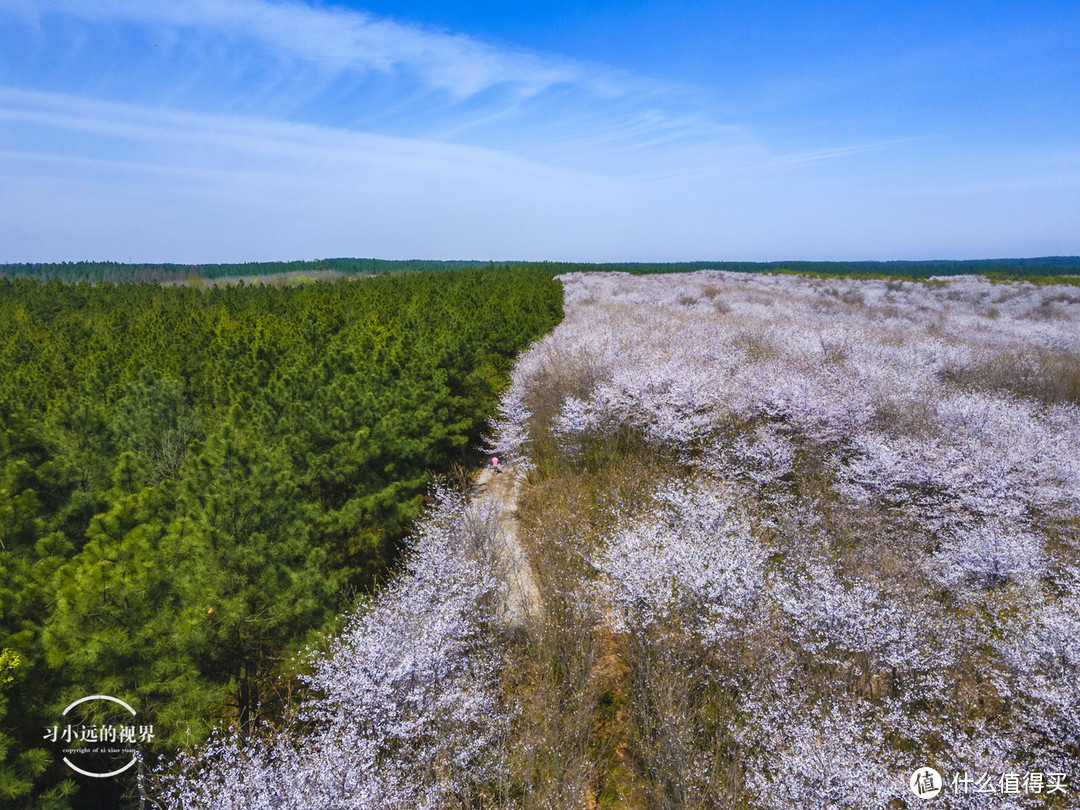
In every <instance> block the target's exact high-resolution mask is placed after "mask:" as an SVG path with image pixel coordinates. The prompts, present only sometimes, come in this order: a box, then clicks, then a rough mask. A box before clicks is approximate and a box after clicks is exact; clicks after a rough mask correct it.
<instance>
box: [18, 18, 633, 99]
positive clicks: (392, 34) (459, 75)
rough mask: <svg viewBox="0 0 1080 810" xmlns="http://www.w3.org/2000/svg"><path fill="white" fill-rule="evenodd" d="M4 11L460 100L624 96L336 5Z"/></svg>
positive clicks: (610, 76)
mask: <svg viewBox="0 0 1080 810" xmlns="http://www.w3.org/2000/svg"><path fill="white" fill-rule="evenodd" d="M0 8H7V9H8V10H13V11H17V12H20V13H22V14H23V15H24V16H27V17H30V18H36V19H40V18H41V17H43V16H44V15H46V14H48V13H50V12H57V13H62V14H68V15H72V16H75V17H79V18H83V19H85V20H89V21H92V22H105V21H110V20H123V21H129V22H135V23H139V24H144V25H154V26H161V25H164V26H167V27H171V28H193V29H197V30H201V31H204V32H208V33H215V34H219V35H224V36H229V37H243V38H248V39H253V40H257V41H259V42H261V43H263V44H264V45H265V46H267V47H268V48H269V49H270V50H271V51H272V52H274V53H276V54H279V55H285V56H288V57H290V58H295V59H299V60H303V61H306V62H309V63H312V64H315V65H318V66H320V67H321V68H323V69H325V70H328V71H331V72H339V71H350V70H351V71H378V72H382V73H395V72H400V73H404V74H407V75H409V76H411V77H414V78H416V79H418V80H419V81H421V82H422V83H424V84H425V85H427V86H429V87H433V88H438V89H442V90H446V91H448V92H450V93H451V94H453V95H454V96H456V97H458V98H466V97H469V96H473V95H475V94H477V93H480V92H483V91H484V90H487V89H490V88H492V87H496V86H501V85H505V86H509V87H511V88H513V89H514V90H516V91H517V92H520V93H523V94H526V95H528V94H534V93H537V92H540V91H542V90H544V89H547V88H549V87H552V86H554V85H557V84H563V83H570V84H574V85H578V86H581V87H585V88H587V89H588V90H589V91H590V92H593V93H597V94H600V95H613V94H617V93H618V92H620V80H619V79H618V77H617V76H615V75H614V73H613V72H611V71H604V70H601V69H599V68H597V67H595V66H586V65H585V64H583V63H579V62H575V61H573V60H570V59H566V58H560V57H556V56H552V55H540V54H536V53H533V52H531V51H527V50H522V49H512V48H507V47H496V46H494V45H490V44H488V43H484V42H481V41H479V40H477V39H474V38H471V37H468V36H463V35H459V34H448V33H443V32H438V31H430V30H426V29H423V28H419V27H417V26H409V25H403V24H401V23H397V22H394V21H393V20H389V19H383V18H377V17H374V16H372V15H370V14H366V13H363V12H359V11H354V10H351V9H344V8H335V7H333V6H311V5H307V4H305V3H301V2H294V1H288V0H286V1H283V2H270V0H165V1H163V2H157V1H155V2H147V0H0Z"/></svg>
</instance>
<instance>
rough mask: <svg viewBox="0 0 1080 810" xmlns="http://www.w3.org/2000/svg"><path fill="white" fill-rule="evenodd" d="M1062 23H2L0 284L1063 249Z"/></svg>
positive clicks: (953, 10) (1061, 18)
mask: <svg viewBox="0 0 1080 810" xmlns="http://www.w3.org/2000/svg"><path fill="white" fill-rule="evenodd" d="M1078 133H1080V4H1077V3H1076V2H1075V0H1069V1H1068V2H1038V0H1034V2H1027V3H1016V2H996V1H995V0H983V2H978V3H975V2H971V3H967V2H951V0H938V1H937V2H922V0H915V2H828V3H825V2H817V3H815V2H779V1H777V2H769V1H768V0H765V2H726V1H725V0H720V1H716V2H689V1H688V0H687V1H683V0H669V1H668V2H651V1H645V0H642V1H639V2H632V1H631V2H618V3H616V2H594V3H588V2H569V0H550V2H546V1H544V0H537V2H531V3H527V4H506V3H494V2H479V1H478V2H465V3H452V2H447V3H425V2H383V1H382V0H376V1H373V2H368V3H358V2H348V3H346V2H331V0H324V2H308V1H307V0H0V262H21V261H63V260H80V259H89V260H102V259H111V260H117V261H171V262H211V261H255V260H276V259H305V258H306V259H310V258H322V257H331V256H376V257H380V258H442V259H450V258H462V259H464V258H469V259H485V260H486V259H493V260H500V259H535V260H541V259H550V260H579V261H606V260H611V261H617V260H638V261H679V260H707V259H730V260H780V259H838V260H840V259H843V260H851V259H928V258H988V257H1005V256H1044V255H1074V254H1080V134H1078Z"/></svg>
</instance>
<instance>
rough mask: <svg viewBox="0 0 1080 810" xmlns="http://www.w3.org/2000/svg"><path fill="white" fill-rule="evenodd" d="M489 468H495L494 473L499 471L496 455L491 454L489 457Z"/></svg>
mask: <svg viewBox="0 0 1080 810" xmlns="http://www.w3.org/2000/svg"><path fill="white" fill-rule="evenodd" d="M491 468H492V469H493V470H495V473H496V474H498V472H499V459H498V457H497V456H492V457H491Z"/></svg>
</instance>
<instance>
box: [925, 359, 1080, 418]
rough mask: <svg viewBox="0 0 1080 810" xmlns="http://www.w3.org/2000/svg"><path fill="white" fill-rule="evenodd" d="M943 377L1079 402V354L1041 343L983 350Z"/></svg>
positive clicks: (1052, 399)
mask: <svg viewBox="0 0 1080 810" xmlns="http://www.w3.org/2000/svg"><path fill="white" fill-rule="evenodd" d="M942 377H943V378H944V379H945V380H946V381H948V382H952V383H954V384H956V385H959V386H961V387H964V388H975V389H981V390H985V391H996V392H1002V393H1008V394H1014V395H1017V396H1022V397H1030V398H1032V399H1035V400H1038V401H1040V402H1044V403H1046V404H1050V405H1052V404H1054V403H1059V402H1071V403H1073V404H1074V405H1077V404H1080V355H1076V354H1074V353H1072V352H1052V351H1049V350H1047V349H1043V348H1039V347H1030V348H1026V349H1023V350H1009V351H1002V352H983V353H982V354H980V355H979V356H978V357H977V358H976V359H975V360H974V361H972V362H971V363H968V364H966V365H963V366H953V367H951V368H948V369H946V370H945V371H944V372H943V373H942Z"/></svg>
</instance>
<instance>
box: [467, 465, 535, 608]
mask: <svg viewBox="0 0 1080 810" xmlns="http://www.w3.org/2000/svg"><path fill="white" fill-rule="evenodd" d="M524 480H525V475H524V473H521V472H519V471H517V470H515V469H514V468H513V467H500V471H499V472H498V473H496V472H495V471H494V470H493V469H492V468H491V467H490V466H489V467H485V468H484V470H483V471H482V472H481V473H480V477H479V478H477V479H476V483H475V484H473V489H472V492H473V498H474V499H476V500H479V499H482V498H495V499H496V501H497V503H498V505H499V507H500V510H499V515H500V518H499V533H498V539H497V540H496V546H495V558H496V561H497V564H498V567H499V570H500V573H501V574H502V576H503V579H504V581H505V582H506V585H507V592H506V619H507V623H508V624H509V625H511V626H518V627H520V626H523V625H524V624H525V622H526V620H527V619H528V618H530V617H531V618H535V617H537V616H538V615H539V612H540V589H539V588H537V586H536V577H535V575H534V574H533V569H532V565H531V564H530V563H529V558H528V556H527V555H526V554H525V550H524V549H523V548H522V547H521V543H519V542H518V538H517V527H518V518H517V505H518V496H519V494H520V492H521V485H522V483H523V482H524Z"/></svg>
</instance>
